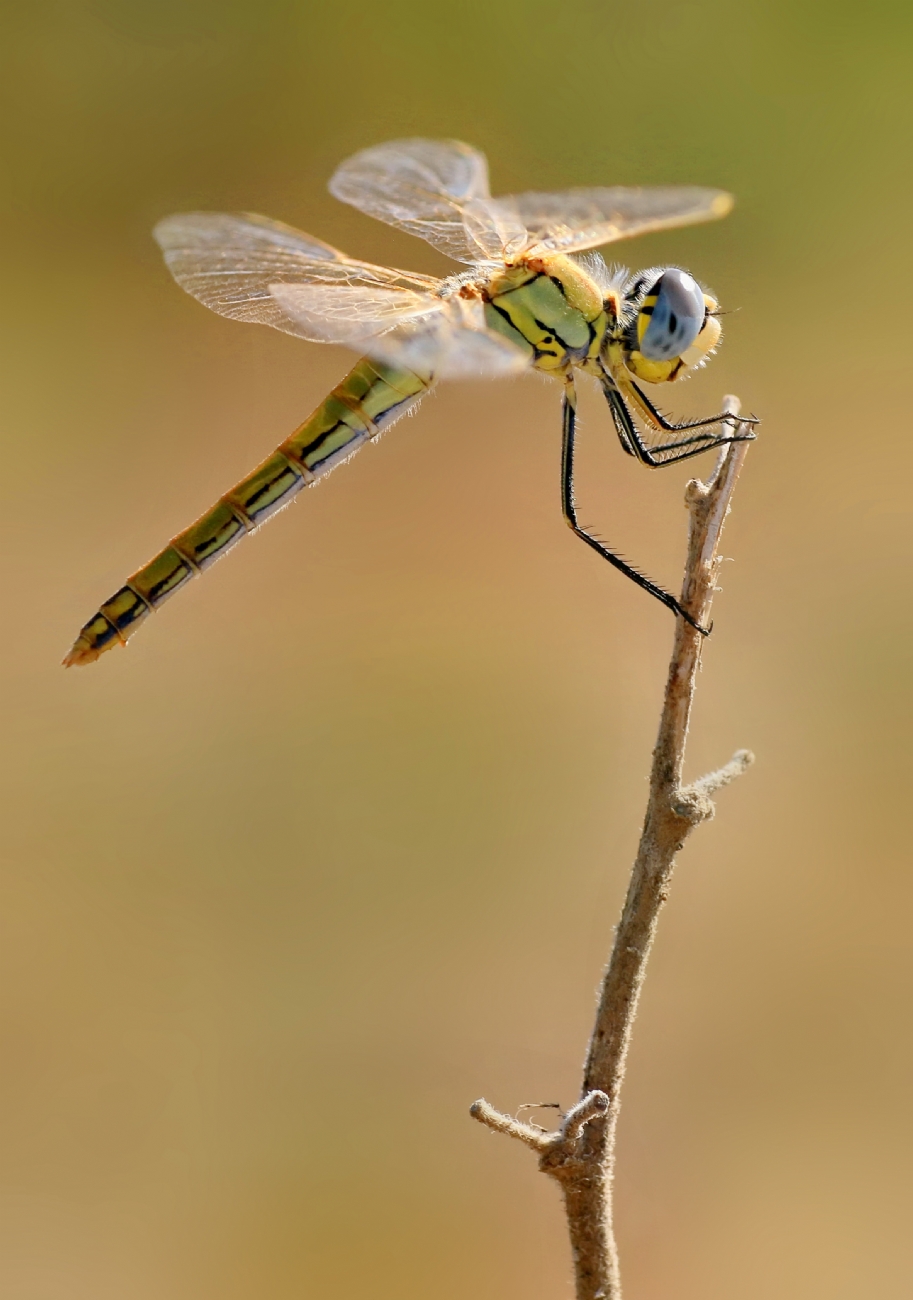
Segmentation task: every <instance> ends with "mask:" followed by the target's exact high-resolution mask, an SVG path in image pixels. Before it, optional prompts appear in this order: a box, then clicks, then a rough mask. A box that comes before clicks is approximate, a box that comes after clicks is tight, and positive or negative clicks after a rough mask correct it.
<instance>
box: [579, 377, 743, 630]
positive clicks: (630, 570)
mask: <svg viewBox="0 0 913 1300" xmlns="http://www.w3.org/2000/svg"><path fill="white" fill-rule="evenodd" d="M576 430H577V389H576V386H575V384H574V379H573V376H572V375H570V374H569V375H568V376H567V378H566V379H565V381H564V401H563V404H562V408H561V431H562V439H561V508H562V510H563V512H564V518H565V520H566V521H567V525H568V527H569V528H570V529H571V531H572V532H573V533H575V534H576V536H577V537H579V538H580V540H581V541H583V542H586V544H587V546H590V547H592V549H593V550H594V551H595V552H596V554H597V555H601V556H602V558H603V559H604V560H608V562H609V564H611V565H612V566H613V567H614V568H616V569H618V570H619V571H620V572H621V573H623V574H624V575H625V577H626V578H630V579H631V581H632V582H634V583H636V584H637V586H638V587H641V588H642V589H643V590H644V591H648V592H649V593H650V595H651V596H654V597H655V598H656V600H659V601H661V602H662V604H664V605H665V606H666V608H667V609H671V610H672V612H673V614H680V615H681V617H682V618H683V619H684V620H685V622H686V623H690V625H691V626H692V627H693V628H696V630H697V631H698V632H700V634H701V636H709V635H710V629H709V628H707V627H701V625H700V623H698V622H696V621H695V620H694V619H693V618H692V617H691V615H690V614H689V613H688V611H687V610H686V609H685V608H684V607H683V606H682V605H680V604H679V602H678V601H677V600H676V599H675V597H674V596H673V595H672V594H671V593H670V592H668V591H666V590H664V588H662V587H660V586H657V584H656V583H655V582H653V581H652V580H651V579H650V578H648V577H647V576H646V575H645V574H643V573H639V572H638V570H637V569H635V568H634V567H633V566H632V565H630V564H628V562H627V560H623V559H622V558H621V556H620V555H616V554H615V552H614V551H612V550H610V549H609V547H608V546H606V545H605V544H604V543H603V542H600V541H599V539H598V538H596V537H593V536H591V534H590V533H588V532H587V531H586V530H585V529H584V528H581V526H580V524H579V523H578V522H577V505H576V502H575V501H574V450H575V447H574V439H575V435H576ZM725 441H730V439H726V440H725Z"/></svg>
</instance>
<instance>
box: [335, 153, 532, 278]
mask: <svg viewBox="0 0 913 1300" xmlns="http://www.w3.org/2000/svg"><path fill="white" fill-rule="evenodd" d="M330 193H331V194H333V195H334V196H335V197H336V198H337V199H341V200H342V201H343V203H351V204H352V206H353V207H356V208H358V209H359V210H360V211H361V212H365V213H367V214H368V216H370V217H377V218H378V220H380V221H385V222H386V223H387V225H389V226H397V227H398V228H399V229H400V230H407V231H408V232H409V234H410V235H418V236H419V238H420V239H424V240H426V241H427V242H428V243H429V244H432V245H433V246H434V247H435V248H438V249H440V251H441V252H442V253H446V254H447V255H448V256H449V257H453V258H455V259H456V260H457V261H458V262H470V263H472V262H484V261H494V260H501V259H503V258H504V257H505V256H510V255H511V254H512V253H513V252H515V251H519V250H520V249H522V247H523V245H524V244H525V243H526V230H525V227H524V226H523V224H522V221H520V220H519V219H518V218H517V217H516V215H515V214H514V213H512V212H510V211H507V210H505V209H504V207H503V205H502V204H501V203H500V202H498V201H496V200H494V199H492V197H491V194H490V192H489V188H488V163H487V162H486V160H485V155H484V154H481V153H479V152H478V151H477V150H475V149H472V148H470V146H469V145H468V144H463V143H462V142H461V141H459V140H391V141H390V142H389V143H387V144H380V145H375V146H374V147H373V148H371V149H363V150H362V151H361V152H360V153H357V154H355V155H354V156H353V157H352V158H349V159H347V160H346V162H344V163H342V165H341V166H340V167H339V168H337V170H336V172H335V174H334V175H333V178H332V180H331V181H330Z"/></svg>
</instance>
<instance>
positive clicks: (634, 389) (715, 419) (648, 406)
mask: <svg viewBox="0 0 913 1300" xmlns="http://www.w3.org/2000/svg"><path fill="white" fill-rule="evenodd" d="M629 386H630V389H631V396H632V398H633V399H634V401H635V402H636V404H637V405H638V406H639V407H640V409H641V411H642V412H643V414H644V417H645V418H646V419H647V420H648V421H649V423H650V424H653V425H655V426H656V428H657V429H661V430H662V431H663V433H684V432H685V431H686V430H688V429H706V428H708V427H709V426H710V425H714V424H722V423H724V422H725V421H726V420H731V419H732V416H731V415H728V414H727V412H725V411H721V412H720V414H719V415H708V416H706V417H705V418H704V419H703V420H682V421H680V422H678V423H676V422H675V421H673V420H670V419H669V418H668V416H665V415H663V413H662V411H661V410H659V408H658V407H656V406H654V405H653V403H652V402H651V401H650V399H649V397H648V396H647V394H646V393H645V392H644V390H643V389H642V388H641V386H640V385H639V384H635V383H634V381H633V379H632V380H629ZM740 420H741V423H742V424H760V423H761V421H760V420H759V419H758V418H757V416H755V415H744V416H741V417H740ZM743 437H744V435H743Z"/></svg>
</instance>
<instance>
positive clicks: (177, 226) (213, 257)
mask: <svg viewBox="0 0 913 1300" xmlns="http://www.w3.org/2000/svg"><path fill="white" fill-rule="evenodd" d="M154 234H155V238H156V239H157V241H158V243H159V245H160V247H161V249H162V251H163V253H164V254H165V261H166V263H167V265H168V268H169V270H170V271H171V273H172V275H173V276H174V278H175V279H176V280H177V282H178V284H179V285H180V286H181V287H182V288H183V289H186V291H187V292H188V293H189V294H191V295H192V297H194V298H196V299H197V300H198V301H199V302H201V303H203V304H204V305H205V306H206V307H210V308H211V309H212V310H213V311H215V312H218V313H219V315H220V316H228V317H230V318H231V319H232V320H243V321H254V322H257V323H258V324H262V325H272V326H273V328H274V329H279V330H283V331H284V332H285V333H287V334H296V335H298V336H299V337H303V338H316V337H320V338H323V337H324V336H323V335H317V334H314V333H308V332H307V329H308V327H307V325H306V324H305V323H304V322H303V320H302V319H301V318H299V316H297V315H294V314H291V313H290V312H289V310H288V309H287V308H288V305H287V304H286V303H284V302H283V301H282V300H281V298H280V297H278V296H277V295H275V294H274V293H273V292H272V289H273V287H274V286H276V285H315V286H321V287H323V288H326V289H332V290H335V291H336V292H337V293H339V292H340V291H342V292H344V291H345V290H349V291H350V293H351V294H352V295H355V296H357V291H358V290H362V291H364V295H366V296H363V299H362V311H363V312H364V313H365V314H364V316H363V320H367V318H368V315H367V308H368V303H369V302H373V303H374V305H375V310H376V313H377V323H378V328H381V329H386V328H389V326H390V324H391V323H392V322H391V320H390V315H391V311H392V314H393V316H394V317H395V315H396V309H397V308H399V307H403V306H405V305H408V306H409V307H411V306H414V301H413V300H414V299H417V298H419V297H420V296H422V295H429V294H431V293H432V291H433V290H434V289H435V288H436V287H437V285H438V283H439V281H437V280H435V279H432V278H431V277H430V276H422V275H412V274H411V273H409V272H407V271H397V270H393V269H389V268H387V267H383V266H372V265H371V264H370V263H368V262H359V261H356V260H355V259H354V258H350V257H346V255H345V254H344V253H340V252H339V251H338V250H337V249H335V248H332V247H331V246H330V245H329V244H325V243H324V242H323V241H322V240H320V239H315V238H313V236H311V235H305V234H303V233H302V232H301V231H299V230H294V229H293V228H292V227H291V226H286V225H283V224H282V223H281V222H278V221H270V220H269V219H268V218H266V217H260V216H256V215H254V214H232V213H221V212H188V213H180V214H178V215H176V216H173V217H166V218H165V219H164V220H163V221H160V222H159V223H158V225H157V226H156V227H155V231H154ZM351 300H352V301H355V297H352V298H351ZM315 302H316V300H315ZM413 314H414V313H413Z"/></svg>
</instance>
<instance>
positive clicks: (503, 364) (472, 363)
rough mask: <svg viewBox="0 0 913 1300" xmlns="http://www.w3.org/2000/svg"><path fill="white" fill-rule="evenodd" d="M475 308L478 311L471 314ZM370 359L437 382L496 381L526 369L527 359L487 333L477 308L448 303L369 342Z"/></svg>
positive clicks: (510, 345)
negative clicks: (404, 368) (431, 376)
mask: <svg viewBox="0 0 913 1300" xmlns="http://www.w3.org/2000/svg"><path fill="white" fill-rule="evenodd" d="M476 308H478V310H476ZM365 351H366V352H367V353H368V355H369V356H372V357H377V359H378V360H379V361H386V362H387V364H388V365H393V366H405V367H406V368H407V369H409V370H415V371H417V372H418V373H419V374H431V375H434V376H435V378H437V379H479V378H487V379H495V378H500V377H501V376H503V375H514V374H519V373H520V371H523V370H526V369H528V368H529V366H530V363H531V354H528V353H526V352H524V351H522V350H521V349H520V348H518V347H515V346H514V344H513V343H510V342H508V340H507V339H505V338H502V337H501V335H500V334H495V333H494V332H493V331H491V330H489V329H486V327H485V325H484V318H483V317H482V312H481V308H480V307H479V305H478V304H474V305H473V306H472V308H468V307H467V306H466V305H465V304H463V303H456V302H454V301H453V300H450V302H447V303H445V304H444V309H443V310H442V311H440V312H438V313H437V314H436V315H434V316H431V317H427V318H425V319H423V320H417V321H413V322H408V323H406V324H404V325H400V326H398V327H397V328H395V329H393V330H391V331H390V332H389V333H388V334H383V335H381V336H380V337H379V338H377V339H373V340H371V342H370V343H368V345H367V346H366V348H365Z"/></svg>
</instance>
